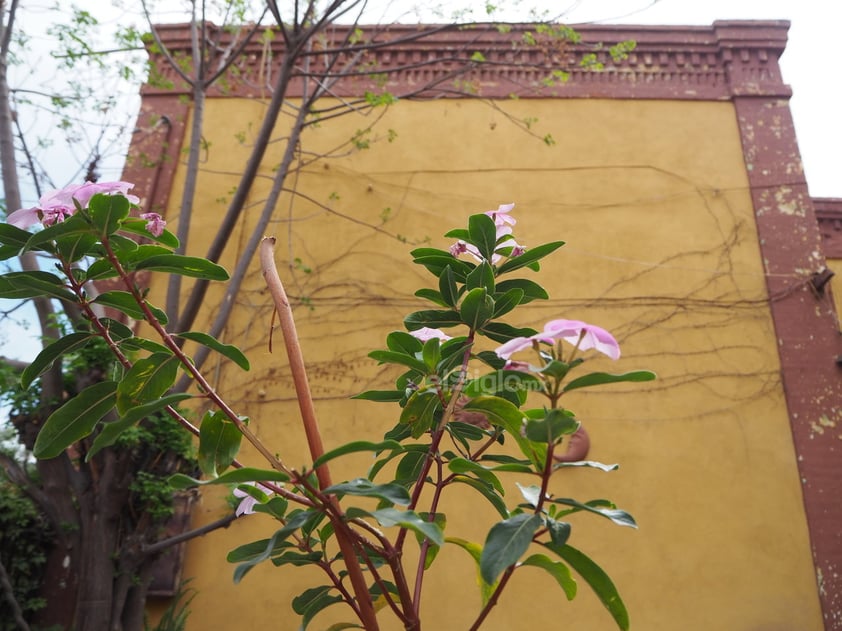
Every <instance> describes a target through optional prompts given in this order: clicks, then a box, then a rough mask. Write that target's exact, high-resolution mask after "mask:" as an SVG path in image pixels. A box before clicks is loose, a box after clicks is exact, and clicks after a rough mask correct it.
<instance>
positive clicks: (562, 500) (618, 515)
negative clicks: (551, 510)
mask: <svg viewBox="0 0 842 631" xmlns="http://www.w3.org/2000/svg"><path fill="white" fill-rule="evenodd" d="M549 501H551V502H552V503H554V504H563V505H565V506H573V507H574V508H577V509H578V510H583V511H588V512H590V513H594V514H595V515H600V516H602V517H605V518H606V519H610V520H611V521H613V522H614V523H615V524H617V525H618V526H628V527H629V528H637V522H635V521H634V517H632V516H631V515H629V514H628V513H627V512H626V511H624V510H619V509H617V508H614V504H613V503H611V502H608V501H607V500H591V501H590V502H585V503H582V502H579V501H576V500H574V499H571V498H567V497H558V498H551V499H550V500H549ZM600 504H602V505H605V504H607V505H609V506H610V507H611V508H599V505H600Z"/></svg>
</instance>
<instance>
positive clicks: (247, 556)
mask: <svg viewBox="0 0 842 631" xmlns="http://www.w3.org/2000/svg"><path fill="white" fill-rule="evenodd" d="M217 479H219V478H217ZM311 517H312V513H310V511H301V512H298V513H295V514H294V515H292V516H291V517H290V518H289V519H288V520H287V522H286V523H285V524H284V525H283V527H282V528H280V529H279V530H277V531H275V534H273V535H272V537H271V538H269V539H264V540H263V541H256V542H254V543H251V544H246V545H245V546H240V547H239V548H236V549H234V550H232V551H231V552H230V553H229V554H228V560H229V561H230V562H232V563H237V562H239V561H240V560H242V561H243V562H242V563H241V564H240V565H238V566H237V568H236V569H235V570H234V583H239V582H240V581H241V580H242V579H243V577H244V576H245V575H246V574H248V572H249V571H250V570H251V568H253V567H254V566H255V565H257V564H258V563H262V562H263V561H265V560H266V559H268V558H270V557H271V556H272V555H273V554H275V552H276V551H280V550H282V549H283V547H284V546H283V545H282V542H283V541H284V540H285V539H286V538H287V537H289V536H290V535H291V534H292V533H293V532H295V531H296V530H298V529H299V528H300V527H301V526H303V525H304V524H305V523H306V522H307V520H308V519H310V518H311ZM261 544H264V545H263V548H262V550H261Z"/></svg>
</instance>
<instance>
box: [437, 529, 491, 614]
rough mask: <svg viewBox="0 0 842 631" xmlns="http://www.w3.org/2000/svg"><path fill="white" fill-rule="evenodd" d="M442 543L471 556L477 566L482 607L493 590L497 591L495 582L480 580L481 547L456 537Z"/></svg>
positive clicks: (447, 538)
mask: <svg viewBox="0 0 842 631" xmlns="http://www.w3.org/2000/svg"><path fill="white" fill-rule="evenodd" d="M444 541H445V543H452V544H453V545H455V546H459V547H460V548H462V549H463V550H464V551H465V552H467V553H468V554H470V555H471V558H473V560H474V562H475V563H476V564H477V585H478V586H479V589H480V596H481V597H482V605H483V607H484V606H485V605H486V604H487V603H488V600H489V599H490V598H491V595H492V594H493V593H494V590H496V589H497V582H496V581H495V582H494V583H486V582H485V580H483V578H482V572H480V558H481V557H482V547H481V546H480V545H479V544H478V543H474V542H473V541H467V540H465V539H460V538H458V537H445V539H444Z"/></svg>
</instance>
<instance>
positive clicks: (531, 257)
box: [497, 241, 564, 275]
mask: <svg viewBox="0 0 842 631" xmlns="http://www.w3.org/2000/svg"><path fill="white" fill-rule="evenodd" d="M563 245H564V241H553V242H552V243H545V244H543V245H538V246H535V247H534V248H530V249H528V250H527V251H526V252H524V253H523V254H521V255H520V256H516V257H514V258H511V259H509V260H508V261H506V262H505V263H503V264H502V265H501V266H500V267H499V268H498V269H497V274H498V275H500V274H505V273H506V272H512V271H514V270H516V269H520V268H521V267H526V266H527V265H530V264H531V263H535V262H536V261H539V260H541V259H542V258H544V257H545V256H547V255H548V254H551V253H552V252H555V251H556V250H558V249H559V248H560V247H561V246H563Z"/></svg>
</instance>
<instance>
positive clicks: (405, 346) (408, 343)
mask: <svg viewBox="0 0 842 631" xmlns="http://www.w3.org/2000/svg"><path fill="white" fill-rule="evenodd" d="M423 345H424V343H423V342H422V341H421V340H419V339H418V338H417V337H415V336H414V335H410V334H409V333H407V332H406V331H392V332H391V333H389V335H387V336H386V346H387V347H388V348H389V350H390V351H395V352H396V353H403V354H404V355H410V356H411V357H415V353H420V352H421V347H422V346H423Z"/></svg>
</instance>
